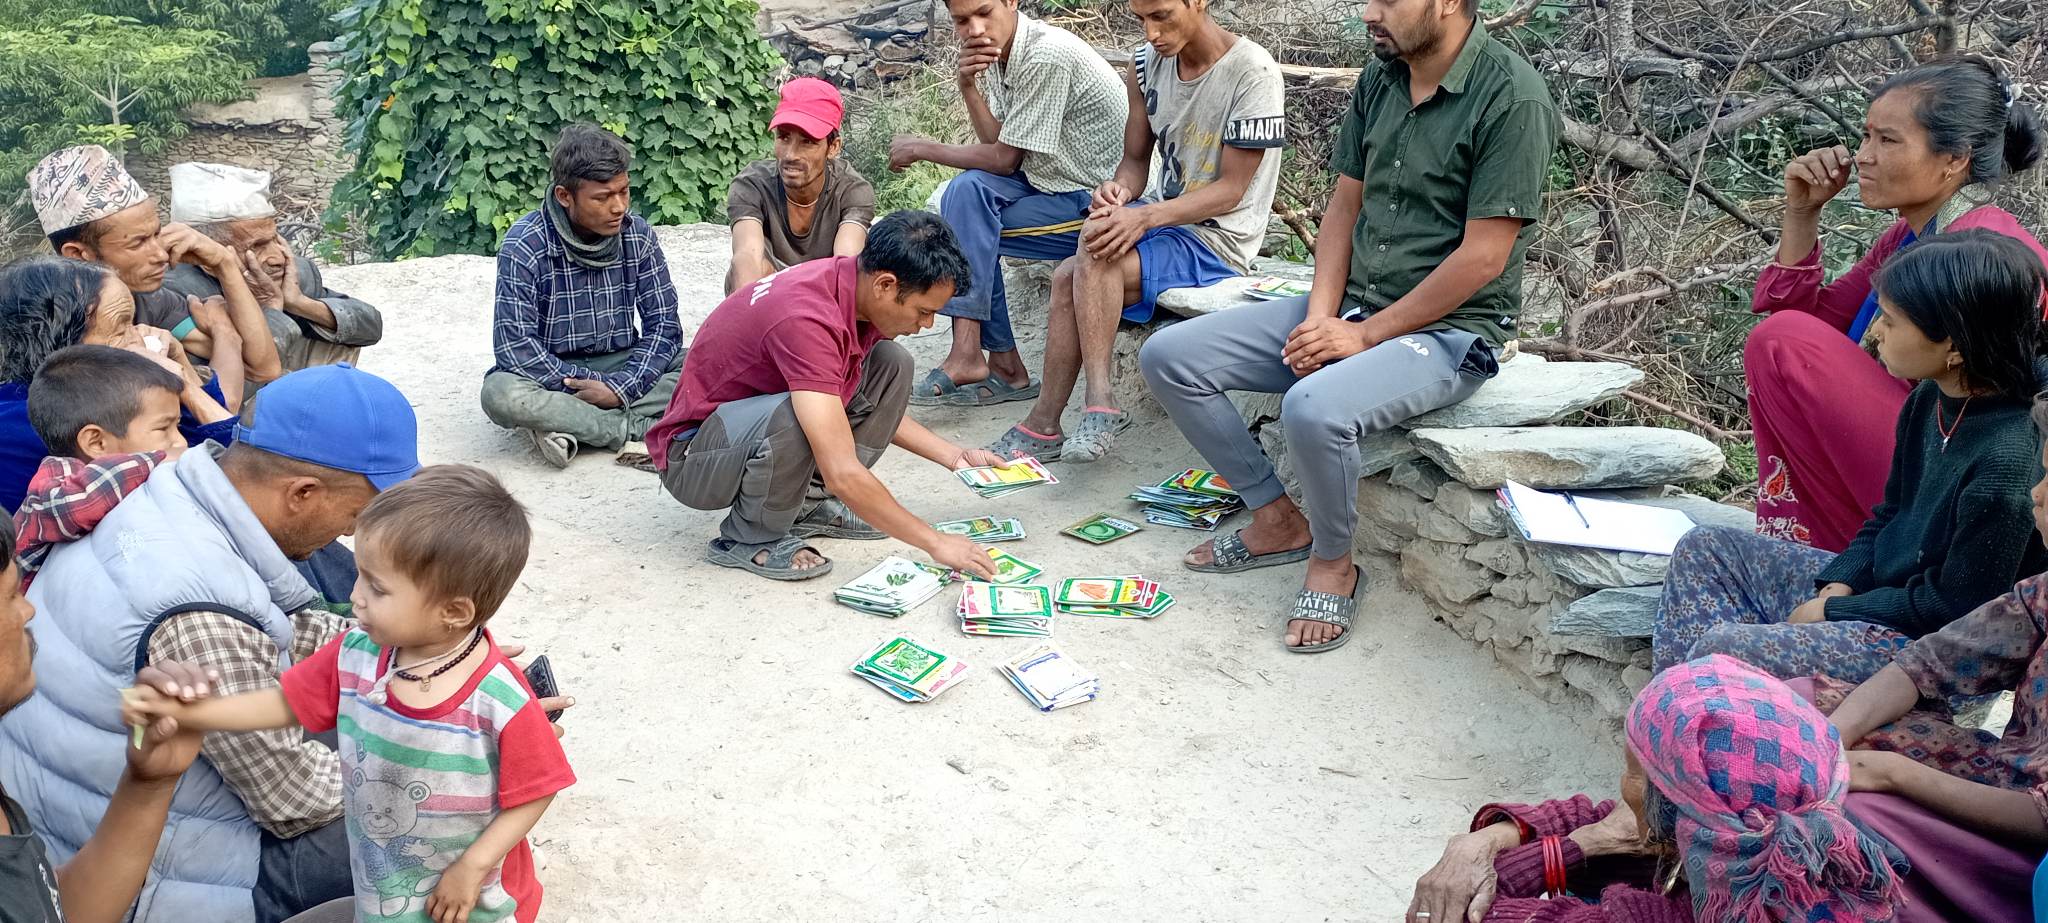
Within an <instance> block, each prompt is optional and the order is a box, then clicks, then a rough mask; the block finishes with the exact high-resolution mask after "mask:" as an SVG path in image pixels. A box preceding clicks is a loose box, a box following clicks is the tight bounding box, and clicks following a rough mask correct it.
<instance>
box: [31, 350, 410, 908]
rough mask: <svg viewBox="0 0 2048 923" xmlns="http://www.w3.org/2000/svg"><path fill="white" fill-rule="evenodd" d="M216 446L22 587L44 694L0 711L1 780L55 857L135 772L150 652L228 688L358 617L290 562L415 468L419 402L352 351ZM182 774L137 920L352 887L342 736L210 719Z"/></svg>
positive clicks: (117, 511)
mask: <svg viewBox="0 0 2048 923" xmlns="http://www.w3.org/2000/svg"><path fill="white" fill-rule="evenodd" d="M235 438H236V444H235V445H233V446H231V447H229V448H228V449H227V450H226V451H225V452H224V453H223V454H221V455H220V457H219V459H218V460H216V459H215V458H214V457H213V456H212V455H211V454H209V453H207V452H203V451H197V450H195V451H191V452H187V453H185V454H184V455H183V456H182V457H180V458H178V459H177V460H176V461H174V462H170V463H166V464H164V465H162V466H160V467H159V468H157V470H156V471H155V473H153V474H152V475H151V476H150V479H149V481H148V482H147V483H145V484H143V485H142V486H141V487H140V488H138V489H136V490H135V492H134V493H132V494H129V495H128V496H127V497H126V498H123V499H122V500H121V501H120V503H119V505H118V506H116V507H115V508H114V509H113V511H112V512H110V513H108V514H107V516H106V518H105V519H104V520H102V521H101V522H100V524H99V526H98V527H97V528H95V529H94V530H93V531H92V532H90V533H88V534H87V535H85V536H84V537H82V538H80V539H78V540H76V541H73V542H71V543H69V544H66V545H61V546H59V547H57V548H56V549H54V550H53V551H52V552H51V553H50V555H49V558H48V560H47V562H46V563H45V564H44V565H43V568H42V570H41V571H40V573H39V574H38V575H37V576H36V579H35V582H34V584H33V585H32V586H31V587H30V590H29V600H30V601H31V602H32V603H34V604H35V606H36V608H37V609H38V610H40V611H41V612H42V615H43V618H42V619H41V620H39V623H38V627H39V629H40V631H39V633H38V636H37V637H38V640H39V641H40V642H41V644H40V646H39V649H38V651H37V653H36V655H35V669H36V673H37V675H38V676H39V677H40V678H41V680H42V686H41V694H40V695H38V696H36V697H35V698H33V699H30V700H29V701H27V702H25V703H23V704H22V705H21V706H19V707H17V708H16V709H14V711H12V712H10V713H9V714H7V715H6V717H5V718H4V719H0V787H4V789H5V790H6V791H7V793H8V794H9V795H10V796H11V797H13V798H15V799H16V800H18V801H20V802H21V804H22V805H23V807H24V808H25V809H26V811H27V813H28V815H29V817H30V819H31V820H32V821H33V823H34V825H35V828H36V829H37V831H38V832H40V833H41V834H42V835H43V836H44V838H45V839H46V841H47V842H48V844H49V846H50V851H51V854H52V856H53V858H54V859H55V860H56V861H58V862H62V861H64V860H66V859H68V858H69V857H70V856H71V855H72V854H73V853H75V852H76V851H77V850H78V849H79V848H80V847H81V846H82V845H83V844H84V843H85V841H86V839H87V838H88V837H89V836H90V835H91V834H92V831H93V828H94V827H95V826H96V825H97V823H98V821H99V818H100V816H101V815H102V814H103V813H104V812H105V811H106V809H107V805H108V802H109V798H110V796H111V794H112V792H113V790H114V787H115V785H116V783H117V782H118V781H119V780H120V778H121V774H122V771H123V757H122V750H123V744H124V742H125V741H126V738H127V736H128V731H127V729H126V728H123V727H121V726H120V719H119V716H118V714H117V709H115V708H114V707H113V703H115V702H117V701H118V694H117V691H118V690H119V689H121V688H123V687H126V686H128V685H130V684H132V683H133V682H134V677H135V674H136V672H137V670H139V669H140V668H141V667H143V666H145V665H147V664H150V663H152V662H170V661H182V662H187V663H192V664H196V665H199V666H202V667H207V668H211V669H212V670H214V671H216V672H217V673H218V675H219V679H218V681H217V683H216V689H215V690H214V691H215V693H216V694H219V695H234V694H237V693H241V692H249V691H253V690H256V689H261V688H266V687H270V686H275V685H276V684H277V677H278V674H279V673H280V672H282V671H283V669H284V668H285V667H286V666H289V665H290V664H291V663H292V662H293V661H294V660H296V659H297V658H299V657H303V656H306V655H308V654H310V653H311V652H312V651H313V650H315V649H317V648H318V647H319V646H320V645H322V644H325V643H326V642H327V641H328V640H329V639H331V638H332V637H334V636H335V635H336V634H337V633H338V632H340V631H341V630H343V629H344V628H346V627H347V626H348V624H349V621H348V620H347V619H346V617H344V616H342V615H339V614H337V613H335V612H332V611H330V610H329V609H328V608H327V607H326V606H325V605H323V604H322V601H321V599H320V597H319V595H318V594H317V593H315V592H314V591H313V589H312V588H311V587H310V586H309V585H308V584H307V583H306V580H305V578H303V577H301V576H300V575H299V572H298V571H297V570H296V569H294V568H293V566H292V561H293V560H295V559H303V558H305V557H306V556H308V555H310V554H312V553H313V552H314V551H315V550H318V549H319V548H321V547H323V546H325V545H327V544H328V543H330V542H333V541H335V540H336V539H337V538H339V537H340V536H342V535H345V534H348V533H350V532H352V531H353V530H354V526H355V518H356V514H357V513H359V512H361V510H362V508H363V507H364V505H366V504H368V503H369V501H370V499H371V498H372V497H374V496H376V494H377V492H378V491H379V490H382V489H384V488H386V487H389V486H391V485H393V484H396V483H398V482H400V481H402V480H404V479H406V478H408V477H410V476H412V473H413V471H414V470H416V469H417V468H418V467H419V461H418V455H417V431H416V423H415V420H414V417H413V412H412V407H411V405H410V404H409V403H408V402H407V401H406V399H405V397H404V395H402V394H400V393H399V392H398V389H397V388H395V387H393V386H392V385H391V384H390V383H389V382H386V381H384V380H383V379H380V378H377V377H376V376H373V375H370V374H367V373H365V372H361V371H358V370H356V369H354V368H351V367H349V366H347V365H345V364H344V365H334V366H323V367H319V368H313V369H308V370H305V371H301V372H295V373H292V374H290V375H287V376H285V377H283V378H280V379H278V380H277V381H276V382H274V383H273V384H271V385H270V386H269V387H268V388H266V389H265V390H264V393H263V397H262V399H261V400H259V401H258V402H257V406H256V409H255V413H254V416H253V418H252V419H251V421H250V422H249V423H247V424H245V425H242V426H239V427H237V428H236V432H235ZM201 756H202V757H203V758H202V759H201V760H200V761H199V762H197V763H194V764H193V766H192V769H191V770H190V771H189V772H188V773H187V774H186V775H185V777H184V781H183V783H182V784H181V785H179V787H178V791H177V795H176V797H175V798H174V799H173V801H172V803H171V808H170V817H169V819H168V820H167V821H166V822H165V825H164V834H163V838H162V841H161V842H160V843H159V844H158V847H157V851H156V857H155V861H154V862H153V864H152V865H153V868H152V871H151V875H150V877H149V880H148V882H147V884H146V885H144V887H143V888H142V892H141V894H140V896H139V898H138V900H137V903H136V912H135V917H134V919H135V920H137V921H139V923H189V921H196V920H206V921H223V923H250V921H257V920H262V921H266V923H269V921H276V920H280V919H283V918H285V917H288V916H290V915H292V914H293V913H296V912H298V911H300V910H304V909H306V908H308V907H311V906H313V905H315V904H318V903H321V902H324V901H326V900H329V899H333V898H337V897H345V896H347V895H348V894H349V893H351V891H352V885H351V882H350V875H349V861H348V847H347V842H346V838H345V836H344V829H343V827H344V822H343V821H342V820H341V780H340V775H339V769H338V766H337V761H336V758H335V754H334V751H333V750H332V749H330V748H329V747H328V746H325V745H323V744H321V743H320V742H317V741H312V740H307V739H305V737H304V736H303V735H302V734H301V733H300V732H299V731H298V730H296V729H293V730H290V731H284V732H278V731H272V732H262V733H252V734H209V735H207V736H206V738H205V742H204V745H203V748H202V750H201Z"/></svg>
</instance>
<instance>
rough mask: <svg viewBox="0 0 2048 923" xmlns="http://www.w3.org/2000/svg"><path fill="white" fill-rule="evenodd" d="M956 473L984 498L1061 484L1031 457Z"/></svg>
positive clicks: (964, 482) (961, 470)
mask: <svg viewBox="0 0 2048 923" xmlns="http://www.w3.org/2000/svg"><path fill="white" fill-rule="evenodd" d="M954 473H956V474H958V475H960V482H961V483H963V484H966V485H967V486H968V487H971V488H974V492H975V493H977V494H980V495H982V496H984V497H1001V496H1004V495H1006V494H1012V493H1016V492H1017V491H1020V490H1023V489H1025V488H1027V487H1037V486H1038V485H1040V484H1058V483H1059V482H1060V479H1059V478H1056V477H1053V476H1052V472H1051V471H1048V470H1046V468H1045V465H1043V464H1040V463H1039V461H1038V459H1035V458H1032V457H1031V456H1029V455H1024V456H1019V457H1018V458H1017V460H1016V461H1013V462H1010V463H1009V464H1007V465H1003V466H1001V467H986V468H962V469H960V470H959V471H957V472H954Z"/></svg>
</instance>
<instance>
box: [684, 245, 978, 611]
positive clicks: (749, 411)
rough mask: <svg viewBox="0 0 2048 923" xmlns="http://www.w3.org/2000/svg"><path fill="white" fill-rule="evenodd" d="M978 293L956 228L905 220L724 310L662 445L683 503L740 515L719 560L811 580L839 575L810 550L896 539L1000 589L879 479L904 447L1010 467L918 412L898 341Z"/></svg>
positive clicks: (714, 318)
mask: <svg viewBox="0 0 2048 923" xmlns="http://www.w3.org/2000/svg"><path fill="white" fill-rule="evenodd" d="M967 285H968V270H967V259H966V257H964V256H962V255H961V253H960V245H959V242H958V241H956V240H955V239H954V238H953V231H952V229H951V228H948V227H947V226H946V222H945V221H944V220H942V219H941V218H939V216H937V215H933V214H931V213H929V212H915V211H911V212H897V213H896V214H894V215H890V216H889V217H887V218H884V219H882V220H881V221H879V222H877V223H876V224H875V225H874V227H873V228H871V229H870V230H869V231H868V242H867V249H865V250H864V251H862V252H861V254H860V256H858V257H851V256H835V257H830V258H827V259H821V260H812V261H810V262H806V263H801V264H798V265H797V266H794V267H791V268H789V269H785V270H783V271H781V272H778V273H775V274H774V275H771V276H768V277H767V278H765V279H762V280H761V281H759V282H756V283H754V284H753V285H751V286H748V287H746V288H742V289H739V290H738V291H735V292H733V293H732V295H731V296H729V297H727V298H726V299H725V301H724V302H723V303H721V304H720V305H719V306H718V307H717V308H716V309H714V310H713V311H712V312H711V316H710V317H709V318H706V319H705V321H704V326H703V327H701V328H699V329H698V331H697V338H696V340H695V341H694V342H692V343H691V345H690V350H689V353H688V354H687V356H686V357H685V358H684V360H683V373H682V380H681V381H680V382H679V384H678V385H677V387H676V393H675V397H674V399H672V400H671V401H670V402H669V405H668V412H667V413H666V414H665V415H663V416H662V419H661V422H660V423H657V424H655V426H654V428H653V429H651V430H649V431H648V433H647V447H648V452H649V454H650V455H652V456H653V459H654V463H655V466H656V467H657V468H658V469H660V471H661V483H662V486H663V487H665V488H667V489H668V492H669V493H670V494H673V495H674V496H675V498H676V499H677V500H681V501H682V502H683V504H684V505H685V506H689V507H692V508H695V509H700V510H730V512H728V513H727V514H726V517H725V521H724V522H722V523H720V524H719V527H718V534H719V537H718V538H715V539H712V540H711V547H710V550H709V552H708V553H707V554H706V556H705V558H706V560H708V561H710V562H711V563H713V564H717V565H720V566H723V567H737V568H741V569H743V570H748V571H752V572H754V573H756V574H760V575H761V576H763V577H767V578H769V579H772V580H805V579H809V578H811V577H818V576H822V575H824V574H825V573H827V572H829V571H831V569H832V562H831V561H830V560H828V559H826V557H825V556H824V555H822V554H819V553H818V551H817V549H815V548H812V547H811V546H810V545H808V544H806V542H805V540H806V539H811V538H819V537H824V538H847V539H879V538H883V537H884V536H887V537H891V538H895V539H897V540H899V541H902V542H905V543H908V544H910V545H914V546H916V547H918V548H921V549H923V550H924V551H925V553H927V554H929V555H931V557H932V560H933V561H936V562H938V563H940V564H944V565H946V566H948V567H953V568H957V569H959V570H963V571H967V572H969V573H972V574H976V575H979V576H983V577H989V576H993V570H992V568H991V567H990V563H989V559H988V557H987V555H986V553H985V551H984V550H983V549H982V548H981V547H980V546H978V545H976V544H974V543H973V542H970V541H968V540H967V539H966V538H964V537H961V536H958V535H941V534H940V533H939V532H937V531H936V530H934V529H933V528H932V527H931V526H930V525H928V524H926V523H925V521H924V520H923V519H922V518H919V517H918V516H917V515H916V514H913V513H911V512H910V511H909V510H906V509H904V508H903V505H902V504H900V503H898V502H896V498H895V497H894V496H891V495H890V493H889V489H888V488H887V487H884V486H882V482H881V481H880V480H877V479H876V478H875V475H874V473H873V472H872V471H869V470H868V468H869V467H870V466H872V465H873V464H874V463H875V461H876V460H877V459H880V458H881V457H882V453H883V452H884V451H886V450H887V449H888V448H889V446H890V445H891V444H894V445H896V446H898V447H900V448H902V449H904V450H906V451H909V452H913V453H915V454H917V455H919V456H921V457H923V458H927V459H930V460H931V461H933V462H936V463H938V464H940V465H943V466H945V467H946V468H948V469H951V470H959V469H961V468H967V467H972V466H976V465H999V464H1002V463H1003V459H1001V458H998V457H996V455H994V454H993V453H991V452H989V451H988V450H986V449H969V448H962V447H960V446H958V445H954V444H953V443H952V442H949V441H947V440H946V439H944V438H941V437H940V436H938V435H937V434H935V433H933V432H932V431H931V430H928V429H925V428H924V427H923V426H921V425H919V424H918V422H917V421H915V420H912V419H910V418H909V417H908V416H905V415H904V408H905V406H906V405H907V404H908V403H909V401H910V374H911V370H912V362H911V359H910V353H909V352H908V351H906V350H905V349H904V348H903V347H902V346H899V345H897V344H896V343H895V342H893V340H892V338H894V337H899V336H903V335H905V334H910V333H915V332H917V331H920V330H924V329H926V328H929V327H930V326H931V325H932V319H933V317H934V315H936V314H937V313H938V311H939V309H940V308H943V307H945V305H946V300H947V299H949V298H952V297H953V296H954V295H956V294H961V293H964V291H965V290H966V288H967ZM869 523H873V525H869Z"/></svg>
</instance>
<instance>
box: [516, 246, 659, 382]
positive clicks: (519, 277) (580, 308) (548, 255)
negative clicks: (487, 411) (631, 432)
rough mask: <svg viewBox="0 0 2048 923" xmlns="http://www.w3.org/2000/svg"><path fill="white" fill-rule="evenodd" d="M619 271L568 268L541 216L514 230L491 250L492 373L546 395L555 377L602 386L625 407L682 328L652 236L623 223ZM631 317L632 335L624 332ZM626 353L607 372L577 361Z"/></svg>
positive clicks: (615, 268)
mask: <svg viewBox="0 0 2048 923" xmlns="http://www.w3.org/2000/svg"><path fill="white" fill-rule="evenodd" d="M620 233H621V234H623V235H624V236H625V240H623V241H621V250H622V253H621V257H620V260H619V264H618V265H616V266H612V267H609V268H606V269H594V268H591V267H589V266H584V265H582V264H579V263H576V262H574V261H572V260H570V259H569V257H568V254H567V252H566V250H565V249H564V247H563V245H562V239H561V238H560V237H559V236H557V235H556V233H555V229H554V226H553V225H552V224H550V223H549V222H548V219H547V215H546V214H545V213H544V212H541V211H534V212H531V213H529V214H528V215H527V216H526V217H524V218H521V219H519V220H518V221H517V222H514V223H513V225H512V229H511V230H510V231H508V232H506V234H505V243H504V244H503V245H502V246H500V247H499V248H498V289H497V304H496V321H495V323H494V324H493V325H492V329H491V334H492V340H493V352H494V353H495V355H496V357H497V366H496V367H495V368H493V369H492V371H498V372H513V373H516V374H518V375H521V376H524V377H526V378H529V379H532V380H533V381H535V382H538V383H540V384H541V385H542V386H544V387H547V388H549V389H551V390H555V391H567V390H568V389H567V388H566V387H564V386H563V384H562V379H564V378H587V379H592V380H596V381H602V382H604V383H605V384H606V385H609V386H611V389H612V390H613V391H615V392H617V393H618V395H619V399H620V400H622V401H624V402H626V403H629V404H630V403H632V402H633V401H636V400H639V399H640V398H642V397H644V396H646V394H647V392H648V391H650V390H652V389H653V388H654V383H655V380H656V379H658V378H660V377H661V376H662V375H663V374H664V373H666V372H667V371H668V370H669V369H670V368H673V367H674V366H675V358H676V353H677V351H678V350H680V349H682V344H683V326H682V322H681V321H680V320H678V319H677V316H676V289H675V285H674V284H673V283H671V282H670V281H669V276H668V260H667V258H665V257H663V256H662V253H661V245H660V244H659V243H658V242H656V241H655V239H654V229H653V228H650V227H648V225H647V221H646V219H643V218H641V217H640V216H639V215H627V216H626V226H625V228H624V230H622V231H621V232H620ZM636 317H637V318H638V321H639V323H638V326H637V328H636V326H635V324H634V320H635V318H636ZM625 349H631V350H632V351H633V357H632V360H631V361H629V362H628V363H627V364H626V367H625V368H622V369H619V370H618V371H616V372H595V371H592V370H590V369H587V368H583V367H580V366H578V365H577V364H576V359H577V357H581V356H595V355H601V354H604V353H615V352H619V351H621V350H625Z"/></svg>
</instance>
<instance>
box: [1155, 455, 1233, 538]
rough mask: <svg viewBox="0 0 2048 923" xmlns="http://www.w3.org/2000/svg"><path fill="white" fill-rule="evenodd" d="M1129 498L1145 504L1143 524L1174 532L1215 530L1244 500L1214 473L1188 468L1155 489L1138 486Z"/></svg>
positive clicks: (1162, 482) (1161, 482) (1160, 483)
mask: <svg viewBox="0 0 2048 923" xmlns="http://www.w3.org/2000/svg"><path fill="white" fill-rule="evenodd" d="M1131 499H1133V500H1136V501H1138V502H1140V503H1143V504H1145V521H1146V522H1149V523H1153V524H1155V525H1162V526H1172V527H1173V528H1176V529H1200V530H1202V531H1205V532H1208V531H1214V530H1215V528H1216V524H1217V523H1219V522H1222V521H1223V517H1225V516H1229V515H1230V514H1232V513H1235V512H1237V511H1238V510H1241V509H1244V499H1243V498H1241V497H1239V496H1238V495H1237V491H1235V490H1232V489H1231V487H1230V485H1229V484H1228V483H1226V482H1225V481H1224V480H1223V479H1222V478H1220V477H1218V476H1217V475H1216V472H1214V471H1204V470H1202V469H1200V468H1189V469H1188V470H1186V471H1183V472H1181V473H1179V474H1176V475H1174V476H1173V477H1170V478H1167V479H1166V480H1164V481H1160V482H1159V484H1158V485H1157V486H1152V487H1139V488H1138V490H1137V492H1135V493H1133V494H1131Z"/></svg>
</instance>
